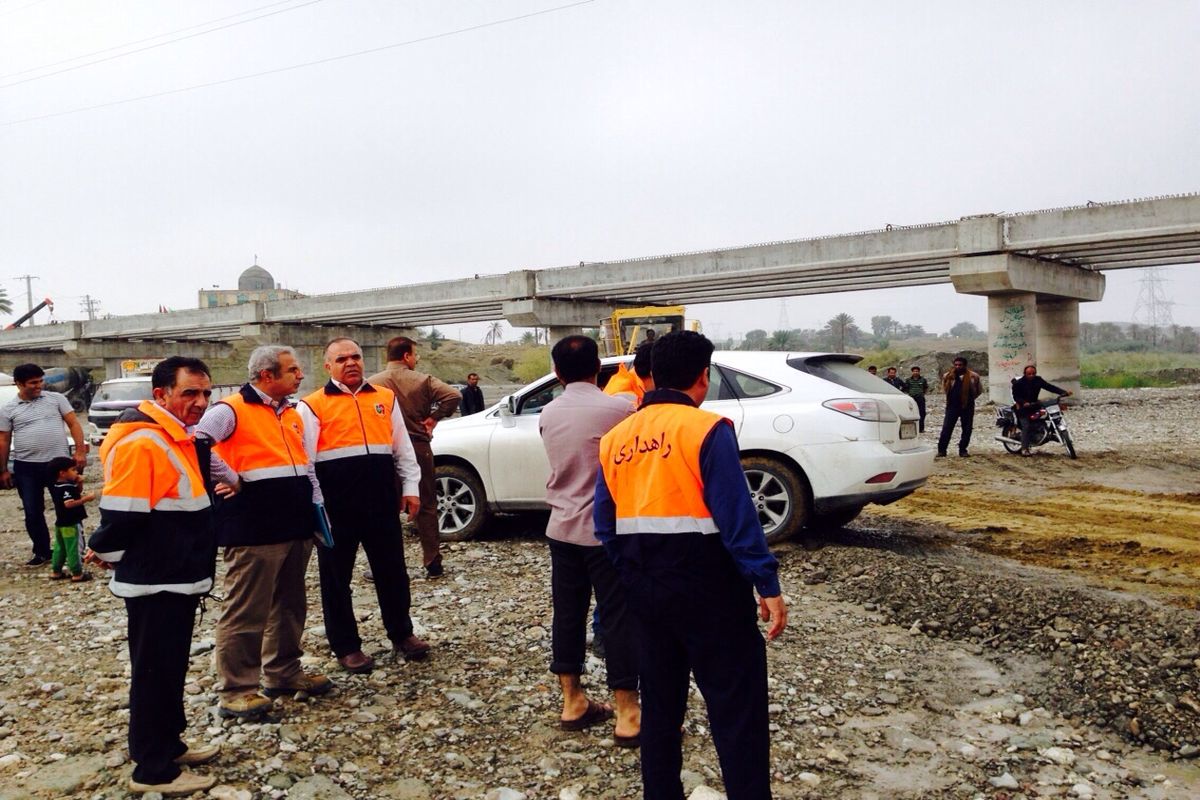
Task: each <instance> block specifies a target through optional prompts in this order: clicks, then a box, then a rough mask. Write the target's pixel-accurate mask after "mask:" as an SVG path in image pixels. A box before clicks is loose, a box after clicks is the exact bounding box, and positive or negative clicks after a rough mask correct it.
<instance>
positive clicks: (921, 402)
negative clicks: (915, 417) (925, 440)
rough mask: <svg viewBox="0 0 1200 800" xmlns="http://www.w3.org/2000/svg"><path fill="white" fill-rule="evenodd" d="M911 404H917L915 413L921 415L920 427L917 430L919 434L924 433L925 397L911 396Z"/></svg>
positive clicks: (919, 395)
mask: <svg viewBox="0 0 1200 800" xmlns="http://www.w3.org/2000/svg"><path fill="white" fill-rule="evenodd" d="M913 402H915V403H916V404H917V411H918V412H920V414H921V423H920V427H919V428H918V430H919V431H920V432H921V433H924V432H925V395H923V394H918V395H913Z"/></svg>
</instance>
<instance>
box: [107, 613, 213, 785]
mask: <svg viewBox="0 0 1200 800" xmlns="http://www.w3.org/2000/svg"><path fill="white" fill-rule="evenodd" d="M199 604H200V597H199V596H198V595H194V594H175V593H174V592H158V593H157V594H150V595H146V596H144V597H127V598H125V610H126V611H127V612H128V614H129V663H130V668H131V672H132V677H131V679H130V681H129V757H130V758H132V759H133V762H134V768H133V779H134V780H135V781H137V782H139V783H169V782H170V781H173V780H174V779H175V777H176V776H177V775H179V767H178V765H176V764H175V759H176V758H178V757H179V756H181V755H183V754H184V753H185V752H186V751H187V743H186V742H184V741H183V739H182V738H181V734H182V733H183V731H184V729H186V728H187V718H186V717H184V714H183V685H184V682H185V681H186V679H187V671H188V659H189V657H190V648H191V644H192V627H193V625H194V624H195V622H196V607H197V606H198V605H199Z"/></svg>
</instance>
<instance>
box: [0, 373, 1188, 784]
mask: <svg viewBox="0 0 1200 800" xmlns="http://www.w3.org/2000/svg"><path fill="white" fill-rule="evenodd" d="M1097 394H1099V393H1097ZM1104 395H1105V397H1107V395H1108V393H1104ZM1124 397H1128V398H1129V402H1128V403H1125V402H1123V401H1122V398H1124ZM1153 397H1157V396H1156V395H1152V394H1132V393H1130V394H1128V395H1122V394H1120V393H1117V394H1115V398H1116V402H1119V403H1120V404H1121V405H1122V406H1125V407H1123V408H1121V409H1120V411H1121V413H1120V414H1117V415H1108V414H1103V413H1100V412H1101V411H1102V409H1103V408H1104V406H1102V405H1100V404H1097V405H1096V411H1095V412H1091V411H1086V410H1085V409H1079V410H1078V411H1077V412H1075V413H1076V414H1077V415H1078V416H1076V417H1073V418H1072V424H1073V425H1076V426H1077V428H1076V429H1077V430H1079V431H1080V436H1079V438H1080V440H1081V445H1082V443H1083V442H1087V444H1086V447H1087V448H1089V449H1088V452H1093V451H1094V449H1095V445H1096V444H1097V443H1098V442H1100V441H1101V440H1103V441H1104V442H1105V443H1106V444H1105V445H1104V446H1107V447H1111V448H1112V450H1113V452H1114V453H1115V452H1117V451H1118V450H1121V451H1123V452H1125V453H1126V454H1128V451H1129V450H1130V449H1132V448H1136V447H1141V446H1143V445H1144V444H1145V442H1146V441H1147V440H1146V439H1144V438H1139V437H1138V435H1136V434H1133V433H1129V430H1128V429H1129V426H1131V425H1138V426H1140V427H1141V429H1142V436H1154V435H1155V432H1156V431H1163V430H1173V429H1172V428H1171V427H1170V426H1171V425H1173V424H1175V423H1172V422H1171V421H1170V420H1166V421H1164V416H1165V415H1166V413H1167V412H1168V411H1172V412H1173V411H1174V410H1178V411H1179V413H1180V415H1181V416H1180V421H1179V425H1180V426H1181V427H1180V429H1179V430H1178V431H1177V432H1176V433H1175V434H1173V435H1175V436H1179V435H1182V434H1186V433H1187V428H1186V424H1187V421H1188V420H1187V417H1186V415H1187V414H1191V417H1190V419H1191V420H1192V421H1194V420H1195V419H1196V415H1195V410H1196V408H1195V393H1194V392H1193V393H1192V395H1191V399H1190V400H1189V399H1188V398H1187V397H1186V396H1184V395H1181V394H1176V395H1171V394H1169V393H1168V394H1166V395H1164V396H1163V399H1162V400H1161V402H1162V407H1161V408H1160V409H1159V410H1160V411H1162V412H1163V413H1162V414H1160V416H1159V418H1158V419H1156V420H1146V419H1145V417H1144V416H1143V415H1142V414H1140V413H1136V412H1138V411H1139V409H1141V408H1142V406H1139V405H1137V404H1144V403H1145V402H1146V398H1153ZM1089 399H1091V396H1090V395H1089ZM1101 399H1104V398H1101ZM1154 402H1156V403H1157V402H1159V400H1154ZM1189 402H1190V403H1192V405H1188V403H1189ZM1130 404H1133V405H1130ZM1176 406H1179V407H1180V408H1178V409H1176ZM1088 414H1094V417H1092V418H1089V417H1087V416H1086V415H1088ZM1089 419H1090V421H1089ZM985 420H986V416H981V417H980V421H981V423H983V422H984V421H985ZM1076 420H1078V421H1077V422H1076ZM1110 427H1111V428H1113V430H1112V431H1111V432H1110V431H1109V428H1110ZM1118 427H1119V428H1120V430H1119V431H1118V430H1117V428H1118ZM984 429H985V428H984V426H983V425H982V424H981V431H982V430H984ZM1159 438H1160V439H1161V435H1160V437H1159ZM1194 438H1195V437H1194V436H1191V439H1194ZM1191 439H1188V440H1187V441H1189V442H1190V441H1191ZM1179 441H1180V440H1179V439H1178V438H1176V439H1174V441H1172V440H1171V439H1165V440H1161V441H1160V443H1159V444H1158V445H1156V447H1158V448H1160V450H1161V451H1166V450H1169V449H1170V448H1172V447H1176V448H1177V446H1178V444H1179ZM1188 446H1189V447H1190V446H1192V445H1188ZM995 447H997V448H998V447H999V445H995ZM1185 449H1186V448H1185ZM983 451H984V447H983V445H982V442H981V443H980V446H979V447H978V448H977V452H979V453H980V454H981V455H982V454H983ZM1155 452H1159V451H1156V450H1154V449H1153V448H1150V449H1149V450H1147V456H1146V457H1147V458H1153V460H1147V461H1145V462H1142V463H1140V464H1138V463H1133V462H1131V463H1129V464H1127V465H1126V468H1128V469H1135V468H1136V469H1141V470H1143V471H1145V470H1150V471H1151V472H1147V473H1146V474H1147V475H1148V476H1149V475H1151V473H1152V472H1153V471H1154V470H1159V469H1161V470H1163V471H1164V472H1165V473H1169V472H1170V469H1168V468H1167V467H1168V466H1169V465H1167V464H1166V463H1165V461H1164V459H1163V458H1162V457H1161V453H1160V454H1159V455H1157V456H1154V455H1153V453H1155ZM1122 457H1124V456H1122ZM1189 457H1190V456H1186V455H1185V460H1186V458H1189ZM990 458H991V456H987V457H980V458H973V459H969V460H967V461H966V462H957V460H956V459H953V458H951V459H948V460H946V461H944V462H942V461H940V462H938V463H939V470H940V471H941V472H940V473H939V475H941V476H942V478H943V479H944V478H948V477H953V476H955V475H957V478H956V479H958V478H961V476H962V473H961V469H963V468H965V467H966V465H967V464H971V469H972V470H975V471H974V472H972V473H970V475H971V476H972V480H973V481H974V482H975V483H986V484H987V485H988V488H989V490H992V491H994V492H995V493H997V495H998V496H1002V495H1004V494H1005V492H1006V491H1008V490H1006V488H1005V483H1004V481H1006V480H1010V479H1011V480H1015V481H1018V483H1019V482H1020V480H1022V479H1021V478H1012V477H1011V476H1008V475H1007V473H1004V474H1003V475H1001V476H1000V477H998V478H995V479H992V478H988V477H987V470H986V469H985V467H984V466H983V465H985V464H986V463H988V460H989V459H990ZM1001 458H1003V457H1002V456H1000V455H998V454H997V455H996V456H995V459H997V462H996V463H1003V462H1000V461H998V460H999V459H1001ZM1036 460H1040V461H1044V462H1045V464H1047V465H1050V464H1052V465H1053V466H1047V467H1046V468H1047V469H1058V468H1059V467H1060V466H1061V464H1067V465H1069V464H1076V465H1078V463H1079V462H1068V461H1067V459H1065V457H1060V456H1058V457H1056V458H1054V459H1052V458H1051V457H1050V456H1049V455H1047V456H1046V457H1045V458H1044V459H1036ZM1060 462H1061V464H1060ZM976 465H979V466H976ZM956 467H957V469H955V468H956ZM1063 468H1064V469H1065V468H1066V467H1063ZM1191 468H1192V469H1193V470H1194V469H1195V463H1194V462H1192V467H1191ZM1172 474H1174V473H1172ZM1182 475H1183V473H1179V475H1177V476H1176V477H1177V478H1178V477H1180V476H1182ZM94 477H95V476H93V475H91V474H90V473H89V479H92V478H94ZM1160 477H1161V476H1160ZM1172 480H1174V479H1172ZM989 481H991V483H989ZM1175 483H1178V481H1177V480H1176V481H1175ZM993 484H994V485H993ZM1096 485H1099V484H1096ZM934 488H935V489H937V487H936V486H935V487H934ZM945 488H946V487H942V488H941V489H938V490H939V491H940V490H945ZM971 488H978V487H971V486H968V487H965V489H964V490H966V489H971ZM1158 490H1159V491H1167V490H1170V493H1171V494H1172V495H1173V496H1174V495H1178V494H1179V491H1180V487H1179V486H1177V485H1175V484H1174V483H1173V484H1172V485H1170V486H1163V487H1159V489H1158ZM1151 491H1153V490H1152V489H1151ZM1185 491H1190V492H1193V493H1194V492H1195V491H1196V487H1195V484H1193V485H1192V487H1191V489H1190V490H1185ZM1010 495H1011V493H1010ZM1044 497H1045V498H1046V500H1047V502H1050V501H1053V500H1054V499H1055V498H1056V497H1057V495H1055V494H1054V493H1052V492H1047V493H1046V494H1045V495H1044ZM899 505H900V504H897V506H891V507H888V508H887V509H883V510H882V513H872V514H866V515H864V516H863V517H862V518H860V520H859V521H857V522H855V523H853V524H852V525H850V526H849V527H848V528H846V529H843V530H840V531H834V532H830V533H827V534H824V535H822V536H819V537H815V538H811V539H809V540H807V541H805V542H804V543H802V544H800V543H798V544H789V545H785V546H783V547H781V548H779V550H778V553H779V556H780V560H781V565H782V579H783V584H784V587H785V595H786V596H787V598H788V600H789V602H790V604H791V607H792V616H791V623H790V626H789V629H788V631H787V632H785V634H784V636H783V637H782V638H781V640H779V641H778V642H775V643H772V644H771V645H770V646H769V647H768V653H769V661H770V675H771V679H770V693H771V696H770V702H771V717H772V729H773V738H772V757H773V763H774V769H775V782H774V784H775V794H776V796H777V797H781V798H789V797H812V798H908V797H912V798H917V797H921V798H926V797H928V798H959V797H964V798H976V797H981V798H991V799H993V800H999V799H1000V798H1005V799H1006V800H1008V799H1011V798H1021V797H1026V798H1032V797H1076V798H1088V797H1092V798H1124V797H1139V798H1140V797H1145V798H1195V797H1197V796H1200V760H1198V759H1197V758H1196V755H1197V753H1198V752H1200V685H1198V684H1200V640H1198V635H1200V634H1198V623H1200V613H1198V612H1197V611H1196V610H1194V609H1192V608H1188V607H1186V606H1187V604H1186V603H1183V604H1181V603H1177V602H1174V601H1173V598H1171V597H1167V598H1165V601H1164V598H1163V597H1160V596H1159V595H1158V594H1157V593H1153V594H1147V593H1144V592H1141V591H1132V590H1128V587H1127V588H1126V590H1122V591H1113V590H1110V589H1109V588H1105V587H1104V586H1103V585H1102V584H1103V581H1099V580H1098V579H1097V575H1098V573H1095V572H1093V571H1089V570H1088V569H1081V570H1067V571H1064V570H1051V569H1048V568H1045V567H1043V566H1037V565H1036V564H1035V565H1030V564H1023V563H1019V562H1018V561H1014V560H1011V559H1008V558H1005V557H1001V556H998V555H995V554H994V553H992V552H981V551H980V550H978V549H974V548H975V545H977V543H978V541H979V540H980V538H981V536H980V535H979V534H978V532H976V533H964V532H958V531H956V530H955V529H954V528H953V527H951V526H947V525H945V524H942V523H940V522H933V521H923V520H921V519H919V515H917V514H916V512H915V511H913V510H912V509H910V510H908V511H905V510H904V509H899V510H898V507H899ZM0 510H2V511H3V513H2V514H0V519H2V520H4V522H3V527H4V528H5V529H6V530H5V531H4V532H3V533H2V534H0V562H3V564H2V566H3V569H2V570H0V800H12V799H14V798H25V797H80V798H120V797H124V796H125V792H124V789H123V786H124V785H125V782H126V780H127V778H128V774H129V765H128V763H127V753H126V751H125V734H126V725H127V720H128V713H127V710H126V700H127V690H128V684H127V672H128V655H127V651H126V647H125V642H124V639H125V633H124V625H125V615H124V610H123V608H122V606H121V605H120V604H119V602H118V601H116V600H115V599H114V598H113V597H112V596H111V595H109V593H108V592H107V589H106V588H105V586H104V585H103V583H102V582H99V581H97V582H93V583H91V584H83V585H78V586H65V587H64V586H60V585H58V584H52V583H50V582H49V581H48V580H46V577H47V573H46V572H45V571H42V570H27V569H23V568H20V567H19V566H17V565H18V564H19V563H20V562H22V561H24V560H25V559H26V558H27V557H28V555H27V544H26V540H25V535H24V532H23V529H22V528H21V524H20V514H19V511H18V509H17V504H16V499H15V497H14V496H13V495H12V493H5V495H4V496H2V497H0ZM915 517H918V518H915ZM539 521H540V520H539V519H538V518H511V519H501V520H500V521H499V522H498V523H497V525H496V526H495V527H494V529H493V530H491V531H489V532H488V534H487V536H486V537H485V538H484V539H482V540H480V541H477V542H471V543H464V544H459V545H453V546H451V547H450V548H449V549H448V552H447V575H446V577H445V578H443V579H441V580H438V581H428V580H426V579H424V578H423V577H414V579H413V594H414V603H415V608H414V617H415V618H416V620H417V623H418V630H419V633H421V634H422V635H423V636H425V637H427V638H428V639H429V640H430V641H431V642H432V643H433V644H434V647H435V650H434V653H433V656H432V658H431V660H429V661H428V662H425V663H413V664H407V663H404V662H402V661H401V662H397V661H393V660H391V658H390V656H386V655H384V654H385V653H386V652H387V642H386V639H385V638H384V635H383V630H382V626H381V625H380V623H379V620H378V615H377V613H375V603H374V599H373V590H372V588H371V586H370V584H368V583H366V582H363V581H359V582H358V583H357V585H356V587H355V591H356V599H357V604H358V608H359V609H360V611H361V614H362V617H363V623H362V626H363V631H364V638H365V639H366V640H367V641H368V642H369V648H368V649H371V650H373V652H374V654H375V655H376V656H377V657H378V658H380V663H381V668H379V669H377V670H376V672H375V673H374V674H372V675H370V676H351V675H346V674H344V673H337V672H336V663H335V662H334V661H333V659H332V657H331V656H330V655H329V654H328V652H327V651H326V649H325V642H324V638H323V636H322V633H323V631H322V629H321V627H320V625H321V619H320V612H319V603H316V602H315V599H316V598H317V596H318V594H317V584H316V565H315V563H314V564H313V565H312V566H311V568H310V572H309V586H310V597H311V598H313V600H314V603H313V613H312V615H311V617H310V620H309V625H310V627H309V629H308V631H307V633H306V645H307V647H308V650H309V655H308V656H306V661H307V662H308V665H309V668H311V669H314V670H320V671H326V672H328V673H329V674H330V675H331V676H333V677H334V679H335V680H336V682H337V684H338V688H337V689H336V690H335V692H334V693H333V694H331V695H328V696H325V697H322V698H315V699H307V698H303V697H300V698H292V699H288V700H282V701H279V702H278V703H277V712H276V715H275V718H274V719H273V720H272V721H269V722H266V723H260V724H245V723H240V722H236V721H231V720H220V719H218V718H217V717H216V715H215V702H216V698H215V695H214V693H213V691H212V686H213V681H214V677H213V674H212V653H211V648H212V637H213V623H214V618H215V616H216V614H217V613H218V609H217V607H216V606H215V605H214V604H210V608H209V613H208V614H206V615H205V617H204V619H203V621H202V623H201V624H200V625H199V626H198V629H197V634H196V639H195V645H194V648H193V657H192V661H191V671H190V673H189V684H188V687H187V696H186V704H187V707H188V711H189V718H190V720H191V728H190V730H189V735H190V736H192V737H194V738H196V739H207V740H210V741H218V742H221V743H222V744H223V745H224V751H223V753H222V755H221V757H220V758H219V759H218V760H217V761H216V762H215V763H214V764H212V765H209V766H208V767H205V768H203V769H204V770H206V771H207V772H209V773H210V774H213V775H216V776H218V778H219V780H220V782H221V787H219V789H218V790H214V792H213V793H212V796H214V797H230V798H232V797H240V798H251V797H254V798H283V797H287V798H291V799H292V800H295V799H297V798H299V799H300V800H304V799H305V798H307V799H309V800H311V799H312V798H345V797H353V798H374V797H394V798H492V799H494V800H517V799H518V798H520V797H526V798H576V797H578V798H634V797H637V796H639V782H638V766H637V765H638V762H637V754H636V752H633V753H630V752H628V751H625V750H622V749H620V748H616V747H614V746H613V743H612V739H611V728H608V727H605V726H598V727H597V728H593V729H591V730H590V731H587V732H585V733H580V734H571V733H564V732H561V731H559V730H558V728H557V725H556V720H557V714H558V707H559V704H558V692H557V686H556V682H555V681H554V676H552V675H551V674H549V672H548V671H547V660H548V653H549V628H550V603H549V561H548V557H547V554H546V550H545V546H544V544H543V541H542V539H541V537H540V530H539V529H538V528H539ZM996 535H1002V534H996ZM985 549H986V548H985ZM406 550H407V554H408V557H409V563H410V564H411V563H417V560H418V559H419V548H418V547H417V545H416V544H415V542H409V543H408V545H407V547H406ZM1111 558H1113V559H1119V554H1118V555H1113V556H1111ZM1026 560H1027V561H1034V562H1036V559H1026ZM1089 563H1090V562H1089ZM1188 566H1189V565H1188V564H1181V566H1180V569H1181V570H1186V568H1187V567H1188ZM414 575H415V571H414ZM1135 588H1136V587H1135ZM588 669H589V675H588V678H587V683H588V684H589V685H591V686H592V687H597V689H596V691H597V692H599V691H600V688H599V687H603V666H602V664H601V662H599V661H598V660H596V659H590V660H589V664H588ZM684 779H685V785H686V788H687V790H688V793H689V795H691V796H692V797H698V798H706V797H707V798H711V797H716V796H719V795H718V794H716V793H717V792H720V790H721V783H720V775H719V770H718V769H717V762H716V755H715V752H714V751H713V749H712V746H711V741H710V738H709V736H708V733H707V723H706V720H705V717H704V713H703V705H702V703H701V701H700V698H699V697H698V696H697V695H695V693H694V692H693V697H692V704H691V707H690V710H689V715H688V719H687V722H686V740H685V773H684Z"/></svg>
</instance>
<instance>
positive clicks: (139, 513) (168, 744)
mask: <svg viewBox="0 0 1200 800" xmlns="http://www.w3.org/2000/svg"><path fill="white" fill-rule="evenodd" d="M150 385H151V387H152V391H153V393H154V399H153V401H151V400H144V401H142V403H141V405H139V406H138V407H137V408H136V409H130V410H128V411H126V412H125V413H123V414H122V415H121V416H120V418H119V419H118V420H117V422H116V423H115V424H114V425H113V426H112V428H111V429H110V430H109V432H108V435H107V436H106V437H104V444H103V445H101V447H100V461H101V463H103V464H104V476H105V480H104V492H103V496H102V497H101V498H100V527H99V528H98V529H97V530H96V532H95V533H94V534H92V538H91V542H90V545H91V546H90V547H89V549H88V551H87V553H86V554H85V556H84V560H85V561H88V562H90V563H93V564H99V565H100V566H102V567H105V568H106V569H112V570H113V577H112V581H111V583H109V590H110V591H111V592H112V593H113V594H114V595H116V596H117V597H120V598H122V599H124V601H125V609H126V611H127V613H128V615H129V665H130V679H129V757H130V758H131V759H132V760H133V763H134V767H133V776H132V777H131V778H130V779H129V789H130V791H133V792H138V793H146V792H158V793H160V794H163V795H186V794H191V793H193V792H202V791H206V790H208V789H211V788H212V786H213V784H215V783H216V779H215V778H213V777H206V776H203V775H197V774H195V773H192V772H187V771H185V770H182V769H181V767H182V766H190V765H196V764H203V763H205V762H208V761H212V760H213V759H214V758H216V757H217V754H218V753H219V752H220V747H219V746H218V745H206V746H197V747H193V746H191V745H189V744H188V743H187V742H185V741H184V740H183V739H182V738H181V734H182V733H183V732H184V730H186V729H187V717H186V716H185V715H184V708H183V687H184V683H185V680H186V678H187V671H188V661H189V658H190V649H191V644H192V629H193V626H194V624H195V621H196V608H197V607H198V606H199V604H200V597H201V596H202V595H205V594H208V593H209V592H210V591H211V590H212V585H213V573H214V571H215V569H216V539H215V536H214V531H213V524H212V507H211V506H212V504H211V501H210V499H209V495H208V494H207V493H206V490H205V478H206V475H205V469H204V467H205V465H206V463H207V458H208V456H207V453H197V450H198V449H200V450H202V449H203V446H201V445H198V444H197V443H196V441H195V440H194V439H193V438H192V435H191V433H190V430H191V428H192V426H194V425H195V424H196V423H197V422H199V421H200V416H201V415H202V414H203V413H204V409H205V408H207V407H208V399H209V396H210V395H211V394H212V381H211V380H210V378H209V372H208V367H207V366H205V364H204V362H203V361H200V360H199V359H195V358H185V357H183V356H171V357H170V358H167V359H164V360H163V361H160V362H159V363H158V365H157V366H155V367H154V373H153V375H151V377H150ZM229 489H230V487H228V486H224V485H219V486H218V487H217V491H219V492H227V491H229Z"/></svg>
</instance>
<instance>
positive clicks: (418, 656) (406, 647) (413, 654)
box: [394, 636, 429, 661]
mask: <svg viewBox="0 0 1200 800" xmlns="http://www.w3.org/2000/svg"><path fill="white" fill-rule="evenodd" d="M394 650H395V652H397V653H399V654H400V655H402V656H404V660H405V661H423V660H424V659H425V657H426V656H427V655H429V643H428V642H423V641H421V640H420V639H418V638H417V637H416V636H409V637H408V638H407V639H403V640H401V641H399V642H396V643H395V647H394Z"/></svg>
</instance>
